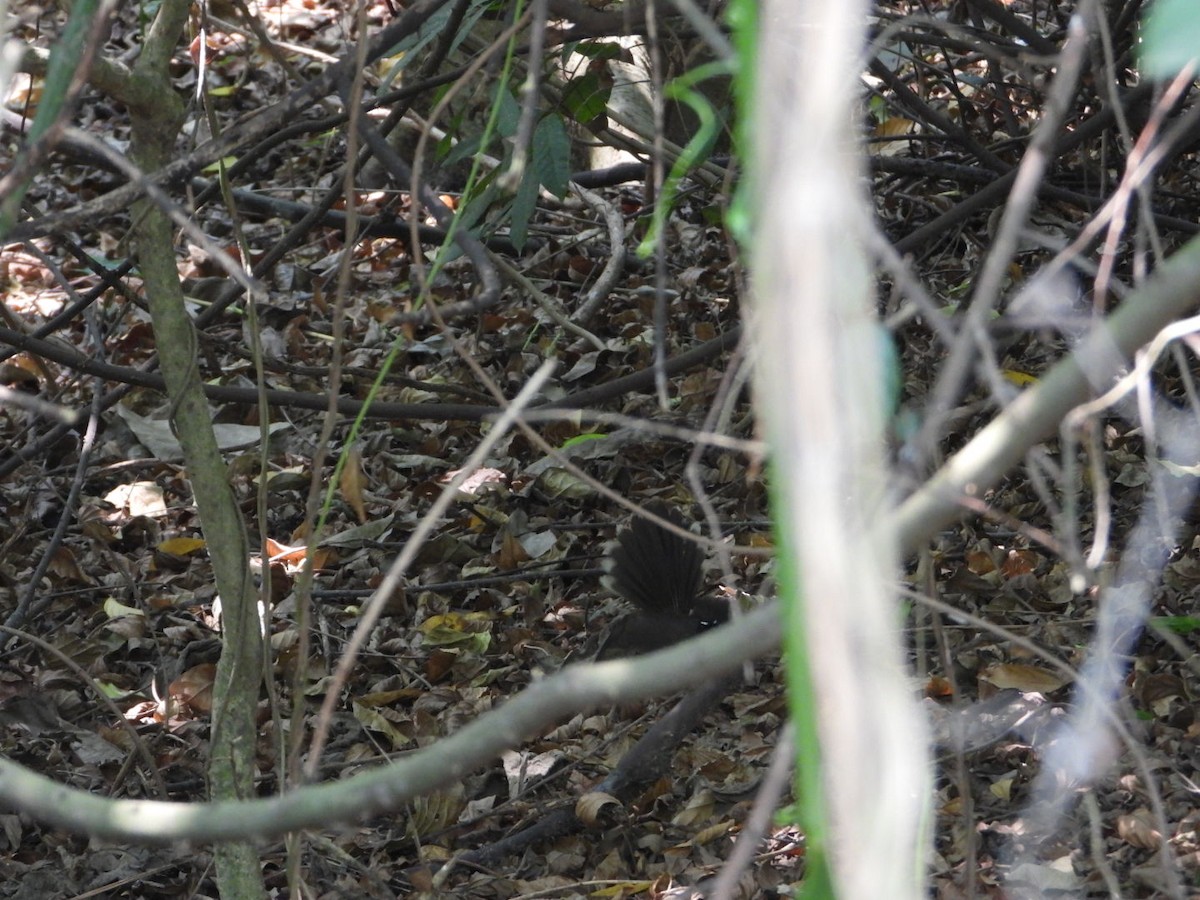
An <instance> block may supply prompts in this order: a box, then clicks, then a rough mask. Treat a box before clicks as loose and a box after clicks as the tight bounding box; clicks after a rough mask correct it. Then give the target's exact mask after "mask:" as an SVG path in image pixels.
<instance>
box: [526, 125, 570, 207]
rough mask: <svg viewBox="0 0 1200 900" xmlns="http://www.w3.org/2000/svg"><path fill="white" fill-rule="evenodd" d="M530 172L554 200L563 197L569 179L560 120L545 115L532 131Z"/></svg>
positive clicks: (567, 145) (567, 139) (566, 142)
mask: <svg viewBox="0 0 1200 900" xmlns="http://www.w3.org/2000/svg"><path fill="white" fill-rule="evenodd" d="M532 170H533V171H532V172H531V173H530V174H531V175H532V176H533V177H534V178H536V179H537V180H538V181H539V182H540V183H541V184H542V186H543V187H544V188H545V189H546V190H548V191H549V192H550V193H552V194H553V195H554V196H555V197H559V198H562V197H565V196H567V182H568V181H570V178H571V139H570V137H568V136H567V127H566V126H565V125H564V124H563V120H562V117H561V116H558V115H554V114H551V115H548V116H546V117H545V118H543V119H542V121H540V122H538V124H537V128H535V129H534V131H533V160H532Z"/></svg>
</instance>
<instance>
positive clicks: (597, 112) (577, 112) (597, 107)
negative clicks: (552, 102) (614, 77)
mask: <svg viewBox="0 0 1200 900" xmlns="http://www.w3.org/2000/svg"><path fill="white" fill-rule="evenodd" d="M611 96H612V84H611V83H605V82H602V81H601V79H600V76H599V75H598V74H596V73H595V72H584V73H583V74H582V75H579V76H576V77H575V78H572V79H571V80H570V81H568V82H567V83H566V84H565V85H564V86H563V95H562V99H563V106H564V107H565V108H566V110H567V115H569V116H570V117H571V118H572V119H574V120H575V121H576V122H578V123H579V124H580V125H590V124H591V123H592V122H594V121H595V120H597V119H599V118H600V117H601V116H603V115H604V114H605V112H606V111H607V109H608V100H609V98H610V97H611Z"/></svg>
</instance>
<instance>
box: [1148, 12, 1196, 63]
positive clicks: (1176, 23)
mask: <svg viewBox="0 0 1200 900" xmlns="http://www.w3.org/2000/svg"><path fill="white" fill-rule="evenodd" d="M1141 37H1142V40H1141V47H1140V52H1139V54H1138V62H1139V65H1140V67H1141V70H1142V72H1143V73H1144V74H1145V75H1147V76H1149V77H1150V78H1173V77H1175V75H1177V74H1178V73H1179V72H1180V71H1181V70H1182V69H1183V68H1184V67H1185V66H1187V65H1189V64H1195V63H1196V62H1197V61H1198V60H1200V7H1197V6H1196V2H1195V0H1157V2H1155V3H1154V4H1153V5H1151V7H1150V9H1149V11H1147V13H1146V16H1145V18H1144V19H1143V20H1142V35H1141Z"/></svg>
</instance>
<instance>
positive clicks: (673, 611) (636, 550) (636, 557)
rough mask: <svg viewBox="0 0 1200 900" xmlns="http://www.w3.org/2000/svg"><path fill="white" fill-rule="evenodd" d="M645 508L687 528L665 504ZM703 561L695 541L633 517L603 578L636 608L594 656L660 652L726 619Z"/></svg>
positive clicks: (619, 623)
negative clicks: (707, 588)
mask: <svg viewBox="0 0 1200 900" xmlns="http://www.w3.org/2000/svg"><path fill="white" fill-rule="evenodd" d="M646 510H647V512H651V513H653V514H654V515H656V516H658V517H659V518H662V519H666V520H667V521H668V522H671V523H672V524H675V525H678V526H679V527H681V528H686V527H687V526H686V524H685V523H684V521H683V519H682V518H681V517H680V516H679V514H678V513H677V512H675V511H674V510H672V509H670V508H668V507H667V506H666V505H665V504H663V503H660V502H653V503H649V504H647V505H646ZM703 563H704V552H703V551H702V550H701V549H700V548H699V547H698V546H696V544H695V543H694V542H692V541H689V540H688V539H687V538H684V537H681V536H679V535H678V534H675V533H674V532H673V531H668V530H667V529H665V528H662V527H660V526H659V525H656V524H655V523H653V522H651V521H649V520H648V519H643V518H640V517H639V518H635V519H634V520H633V522H632V523H631V524H630V526H629V527H628V528H627V529H625V531H623V532H622V533H621V535H620V537H618V538H617V543H616V546H615V547H613V549H612V552H611V553H610V554H609V556H608V559H607V560H605V569H607V571H608V575H607V577H606V579H605V582H606V584H607V585H608V586H609V587H611V588H612V589H613V590H614V591H615V592H616V593H618V594H619V595H620V596H621V597H623V598H624V599H625V600H627V601H629V602H630V603H632V604H633V605H634V606H635V607H637V612H634V613H631V614H630V615H628V616H626V617H625V618H623V619H621V620H620V621H619V622H617V623H616V625H614V626H613V629H612V631H611V632H610V633H609V635H608V637H607V638H606V639H605V641H604V643H603V644H602V645H601V647H600V650H599V652H598V653H597V654H596V658H597V659H613V658H616V657H619V656H632V655H634V654H638V653H648V652H650V651H651V650H660V649H662V648H663V647H669V646H670V645H671V644H676V643H678V642H679V641H683V640H686V639H687V638H690V637H694V636H695V635H697V634H699V633H700V632H701V631H704V630H705V629H707V628H712V627H713V626H715V625H720V624H721V623H722V622H725V621H728V619H729V606H728V604H725V603H722V602H721V601H719V600H717V599H715V598H713V597H710V596H707V595H706V594H705V593H704V591H703V587H704V573H703V571H702V569H701V566H702V565H703Z"/></svg>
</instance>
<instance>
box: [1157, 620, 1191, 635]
mask: <svg viewBox="0 0 1200 900" xmlns="http://www.w3.org/2000/svg"><path fill="white" fill-rule="evenodd" d="M1150 625H1151V627H1153V628H1158V629H1160V630H1162V631H1170V632H1172V633H1173V634H1191V633H1192V632H1193V631H1196V630H1200V618H1197V617H1196V616H1155V617H1154V618H1152V619H1151V620H1150Z"/></svg>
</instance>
